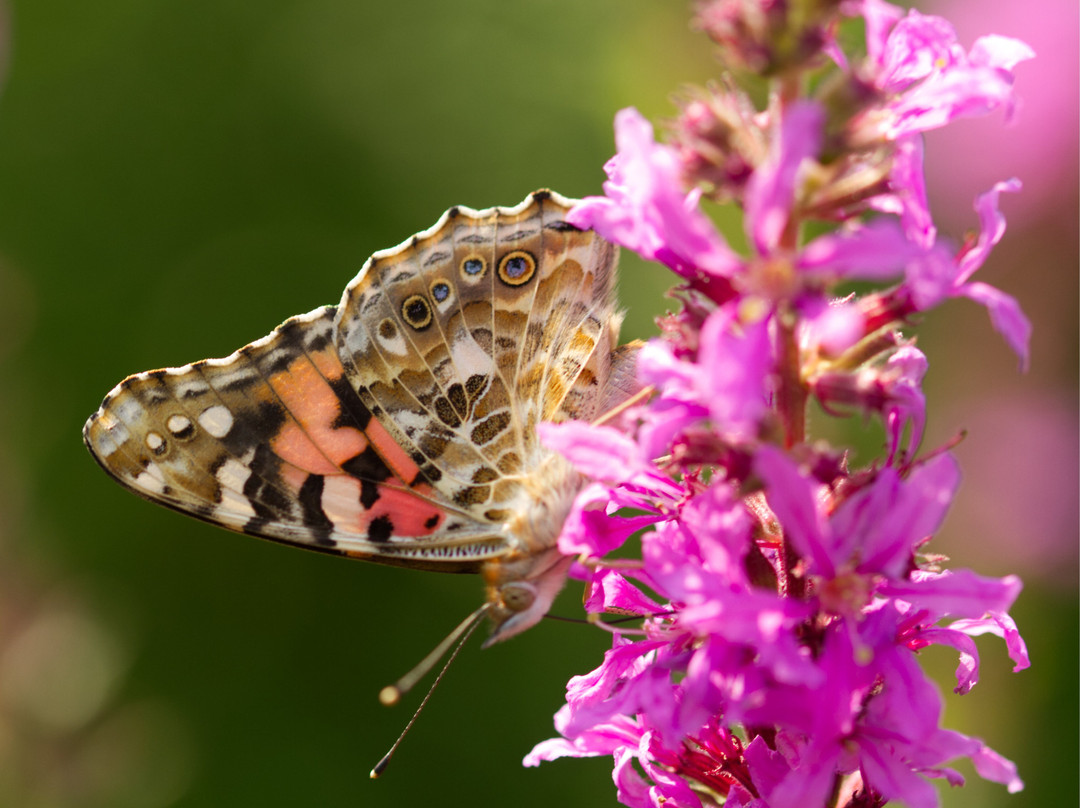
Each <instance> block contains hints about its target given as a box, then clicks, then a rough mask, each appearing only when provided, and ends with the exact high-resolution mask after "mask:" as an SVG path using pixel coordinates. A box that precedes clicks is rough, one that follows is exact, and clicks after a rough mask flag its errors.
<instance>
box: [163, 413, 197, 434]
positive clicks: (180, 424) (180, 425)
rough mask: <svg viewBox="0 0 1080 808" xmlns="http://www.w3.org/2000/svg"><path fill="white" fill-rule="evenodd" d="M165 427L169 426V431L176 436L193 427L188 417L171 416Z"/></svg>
mask: <svg viewBox="0 0 1080 808" xmlns="http://www.w3.org/2000/svg"><path fill="white" fill-rule="evenodd" d="M165 426H167V427H168V428H169V431H170V432H172V433H173V434H174V435H179V434H180V433H181V432H183V431H184V430H186V429H189V428H190V427H191V419H190V418H188V417H187V416H186V415H170V416H169V420H168V421H166V422H165Z"/></svg>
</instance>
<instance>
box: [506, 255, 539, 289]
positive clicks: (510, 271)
mask: <svg viewBox="0 0 1080 808" xmlns="http://www.w3.org/2000/svg"><path fill="white" fill-rule="evenodd" d="M535 274H536V259H535V258H534V257H533V254H532V253H530V252H527V251H525V250H514V251H513V252H509V253H507V254H506V255H504V256H503V257H502V259H501V260H500V261H499V280H501V281H502V282H503V283H505V284H506V285H507V286H524V285H525V284H527V283H528V282H529V281H530V280H532V277H533V275H535Z"/></svg>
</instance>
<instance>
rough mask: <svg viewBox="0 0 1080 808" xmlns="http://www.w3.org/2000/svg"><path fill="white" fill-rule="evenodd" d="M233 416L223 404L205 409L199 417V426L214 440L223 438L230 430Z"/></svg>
mask: <svg viewBox="0 0 1080 808" xmlns="http://www.w3.org/2000/svg"><path fill="white" fill-rule="evenodd" d="M232 425H233V416H232V413H231V412H229V408H228V407H226V406H225V405H224V404H215V405H214V406H213V407H207V408H206V409H205V410H203V411H202V414H201V415H200V416H199V426H201V427H202V428H203V429H205V430H206V431H207V432H209V433H210V434H211V435H213V436H214V437H215V438H224V437H225V436H226V435H227V434H229V430H230V429H232Z"/></svg>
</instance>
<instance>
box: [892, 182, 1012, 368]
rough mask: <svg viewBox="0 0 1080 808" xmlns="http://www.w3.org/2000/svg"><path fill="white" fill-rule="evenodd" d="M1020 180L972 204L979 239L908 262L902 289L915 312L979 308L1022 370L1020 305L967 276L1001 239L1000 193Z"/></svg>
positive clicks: (936, 250) (1003, 233)
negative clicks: (959, 302) (968, 304)
mask: <svg viewBox="0 0 1080 808" xmlns="http://www.w3.org/2000/svg"><path fill="white" fill-rule="evenodd" d="M1019 190H1020V181H1019V180H1016V179H1012V180H1008V181H1006V182H999V183H997V184H996V185H995V186H994V187H993V188H991V189H990V190H989V191H987V192H986V193H984V194H982V195H980V196H979V197H978V199H976V200H975V211H976V213H978V215H979V224H980V229H979V235H978V239H977V240H976V241H975V243H974V244H969V245H966V246H965V247H964V248H963V249H961V250H960V252H959V253H958V254H956V255H954V256H953V255H949V254H948V253H947V252H946V251H945V250H944V249H943V248H942V247H940V246H939V247H938V248H937V249H935V250H932V251H930V252H928V253H927V254H926V255H925V257H924V258H923V259H922V260H919V261H915V262H912V263H911V264H910V265H909V267H908V271H907V276H906V279H905V283H904V289H905V290H906V291H907V293H908V294H909V295H910V300H911V304H912V306H913V308H914V309H915V310H916V311H926V310H927V309H930V308H932V307H934V306H936V305H938V304H939V303H941V302H942V301H943V300H945V299H946V298H950V297H967V298H969V299H971V300H974V301H975V302H976V303H981V304H982V305H983V306H985V307H986V310H987V311H988V312H989V314H990V322H991V323H992V324H993V326H994V329H995V330H996V331H997V332H998V333H999V334H1001V335H1002V336H1003V337H1004V338H1005V341H1006V342H1007V343H1008V345H1009V347H1010V348H1012V349H1013V351H1014V352H1015V353H1016V355H1017V356H1019V357H1020V368H1021V370H1026V369H1027V366H1028V343H1029V341H1030V339H1031V322H1030V321H1029V320H1028V319H1027V317H1026V316H1024V312H1023V311H1022V310H1021V309H1020V304H1019V303H1017V301H1016V299H1015V298H1014V297H1012V296H1011V295H1007V294H1005V293H1004V292H1002V291H1000V290H998V289H995V288H994V287H993V286H990V285H988V284H985V283H981V282H978V281H971V280H970V278H971V276H972V275H973V274H974V273H975V271H976V270H978V269H979V267H981V266H982V265H983V263H984V262H985V261H986V259H987V257H988V256H989V255H990V251H991V250H992V249H993V248H994V245H996V244H997V243H998V242H999V241H1001V238H1002V236H1004V235H1005V217H1004V215H1002V213H1001V211H1000V210H999V208H998V200H999V199H1000V197H1001V194H1002V193H1016V192H1017V191H1019Z"/></svg>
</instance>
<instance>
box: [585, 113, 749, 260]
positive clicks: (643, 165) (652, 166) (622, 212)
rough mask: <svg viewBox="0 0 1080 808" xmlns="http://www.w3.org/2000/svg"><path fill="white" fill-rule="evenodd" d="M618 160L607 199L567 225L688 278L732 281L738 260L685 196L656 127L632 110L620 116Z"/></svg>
mask: <svg viewBox="0 0 1080 808" xmlns="http://www.w3.org/2000/svg"><path fill="white" fill-rule="evenodd" d="M615 145H616V148H617V149H618V154H617V155H616V157H615V158H613V159H612V160H611V161H609V163H608V165H607V166H606V167H605V168H606V170H607V171H608V176H609V180H608V181H607V182H605V183H604V193H605V196H604V197H589V198H587V199H585V200H583V201H582V202H581V203H580V204H578V205H577V206H576V207H574V209H573V210H571V211H570V214H569V215H568V216H567V221H569V222H570V223H571V224H573V225H574V226H576V227H582V228H593V229H595V230H596V231H597V232H598V233H600V235H602V236H603V237H604V238H606V239H608V240H609V241H613V242H615V243H616V244H621V245H623V246H624V247H628V248H629V249H631V250H634V251H635V252H637V253H639V254H640V255H641V256H642V257H644V258H647V259H649V260H657V261H661V262H663V263H665V264H667V265H668V266H669V267H670V268H671V269H673V270H675V271H676V272H677V273H679V274H680V275H682V276H684V277H694V276H695V275H696V274H697V273H698V272H700V271H704V272H706V273H710V274H713V275H721V276H726V275H731V274H733V273H734V272H735V271H737V269H738V268H739V267H740V266H741V262H740V261H739V259H738V257H737V256H736V255H735V253H733V252H732V251H731V248H730V247H728V246H727V242H725V241H724V239H723V238H722V237H721V236H720V234H719V233H718V232H717V231H716V228H715V227H714V226H713V224H712V222H711V221H710V220H709V218H708V217H707V216H706V215H705V214H703V213H702V212H701V211H700V210H698V208H697V202H698V197H697V195H696V194H684V193H683V191H682V169H681V167H680V164H679V159H678V155H677V154H676V153H675V151H674V149H672V148H671V147H670V146H664V145H661V144H658V143H656V141H655V140H654V138H653V129H652V124H650V123H649V122H648V121H647V120H646V119H645V118H644V117H642V115H641V113H639V112H638V111H637V110H636V109H633V108H632V107H630V108H627V109H623V110H620V111H619V112H618V113H617V114H616V116H615Z"/></svg>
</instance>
